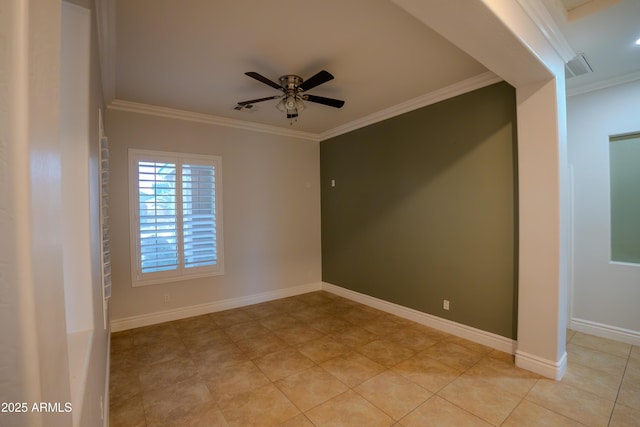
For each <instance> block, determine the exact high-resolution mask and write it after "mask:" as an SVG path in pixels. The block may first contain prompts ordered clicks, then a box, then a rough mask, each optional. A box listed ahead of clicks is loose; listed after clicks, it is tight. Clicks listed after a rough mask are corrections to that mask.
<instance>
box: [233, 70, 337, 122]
mask: <svg viewBox="0 0 640 427" xmlns="http://www.w3.org/2000/svg"><path fill="white" fill-rule="evenodd" d="M245 74H246V75H247V76H249V77H252V78H254V79H256V80H258V81H259V82H262V83H264V84H266V85H269V86H271V87H272V88H274V89H278V90H280V91H282V94H281V95H274V96H268V97H266V98H258V99H251V100H249V101H242V102H238V105H236V106H235V107H234V110H249V109H251V108H253V104H255V103H257V102H263V101H268V100H270V99H280V102H278V104H277V105H276V108H277V109H278V110H280V111H282V112H283V113H286V114H287V118H288V119H290V120H291V123H293V120H294V119H296V120H297V117H298V113H299V112H300V111H302V110H304V108H305V105H304V102H303V101H309V102H315V103H317V104H322V105H328V106H330V107H334V108H341V107H342V106H343V105H344V101H341V100H339V99H333V98H325V97H324V96H316V95H308V94H306V93H304V92H305V91H307V90H309V89H312V88H314V87H316V86H319V85H321V84H323V83H326V82H328V81H329V80H332V79H333V76H332V75H331V73H329V72H328V71H325V70H322V71H320V72H318V73H316V74H315V75H313V76H312V77H310V78H309V79H308V80H303V79H302V77H300V76H296V75H293V74H287V75H284V76H282V77H280V78H279V79H278V81H279V82H280V83H276V82H274V81H271V80H269V79H268V78H266V77H264V76H262V75H260V74H258V73H256V72H255V71H249V72H248V73H245Z"/></svg>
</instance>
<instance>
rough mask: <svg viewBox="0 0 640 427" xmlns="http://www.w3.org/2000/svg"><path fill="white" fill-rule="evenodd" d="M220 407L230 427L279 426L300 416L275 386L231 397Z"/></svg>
mask: <svg viewBox="0 0 640 427" xmlns="http://www.w3.org/2000/svg"><path fill="white" fill-rule="evenodd" d="M219 407H220V410H221V411H222V414H223V415H224V418H225V419H226V421H227V424H228V425H229V426H230V427H234V426H238V427H250V426H264V427H271V426H279V425H281V424H282V423H284V422H286V421H288V420H290V419H292V418H294V417H296V416H298V415H300V411H299V410H298V409H297V408H296V407H295V406H294V405H293V403H291V402H290V401H289V399H287V397H286V396H285V395H284V394H282V392H281V391H280V390H279V389H278V388H277V387H276V386H275V385H273V384H268V385H265V386H263V387H260V388H257V389H254V390H251V391H247V392H245V393H241V394H237V395H235V396H233V397H229V398H227V399H225V400H223V401H222V402H220V404H219Z"/></svg>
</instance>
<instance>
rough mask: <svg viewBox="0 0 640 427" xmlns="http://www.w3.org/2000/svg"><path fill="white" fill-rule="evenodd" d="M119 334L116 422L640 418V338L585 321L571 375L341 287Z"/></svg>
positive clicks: (305, 425) (200, 425)
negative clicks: (554, 374)
mask: <svg viewBox="0 0 640 427" xmlns="http://www.w3.org/2000/svg"><path fill="white" fill-rule="evenodd" d="M312 326H314V327H312ZM111 339H112V342H111V353H110V354H111V360H110V362H111V366H110V369H111V372H110V376H111V378H110V384H109V387H110V405H111V406H110V422H111V425H112V426H115V427H118V426H133V427H156V426H179V427H183V426H191V427H205V426H206V427H211V426H229V425H242V426H251V425H278V426H281V427H312V426H314V425H315V426H316V427H317V426H322V425H330V426H334V425H338V426H339V425H348V426H353V425H357V426H360V425H365V426H369V425H374V426H375V425H394V426H429V425H436V426H448V425H451V426H456V427H457V426H467V425H471V426H473V425H484V426H486V425H489V421H491V423H493V424H495V425H499V424H500V423H501V422H502V421H504V423H503V425H505V426H528V425H534V426H538V425H540V426H544V425H553V426H555V425H559V426H565V425H569V426H572V425H602V426H604V425H607V423H609V419H610V420H611V422H610V425H611V426H627V425H630V426H634V425H639V424H638V419H639V418H640V415H639V414H638V412H640V408H639V407H638V405H639V404H640V347H638V346H630V345H628V344H624V343H618V342H615V341H612V340H604V339H602V338H598V337H593V336H589V335H586V334H582V333H578V332H573V331H567V343H568V344H567V352H568V371H567V374H566V375H565V378H564V379H563V381H561V382H556V381H551V380H547V379H541V378H539V377H538V376H537V375H535V374H532V373H529V372H527V371H524V370H521V369H518V368H516V367H515V364H514V358H513V355H511V354H506V353H503V352H500V351H497V350H492V349H490V348H488V347H486V346H482V345H479V344H476V343H474V342H471V341H468V340H464V339H461V338H458V337H455V336H452V335H450V334H446V333H444V332H441V331H438V330H435V329H432V328H430V327H428V326H425V325H421V324H417V323H414V322H412V321H410V320H407V319H403V318H400V317H397V316H394V315H391V314H388V313H385V312H382V311H380V310H377V309H374V308H371V307H368V306H365V305H363V304H360V303H356V302H353V301H350V300H347V299H344V298H342V297H338V296H336V295H333V294H330V293H327V292H311V293H308V294H304V295H299V296H296V297H291V298H286V299H283V300H277V301H271V302H267V303H262V304H257V305H254V306H249V307H243V308H239V309H234V310H227V311H225V312H219V313H213V314H210V315H205V316H197V317H194V318H188V319H181V320H177V321H173V322H167V323H165V324H159V325H153V326H149V327H144V328H138V329H134V330H130V331H123V332H119V333H114V334H112V338H111ZM363 353H364V354H363ZM375 360H377V361H378V362H381V363H382V364H381V363H377V362H376V361H375ZM258 365H259V366H258ZM272 381H275V383H273V382H272ZM618 385H619V387H618ZM350 388H352V389H350ZM431 393H436V395H431ZM522 396H524V400H522ZM605 397H607V398H609V399H606V398H605ZM616 397H617V402H614V401H613V399H615V398H616ZM445 398H446V399H445ZM425 399H426V400H425ZM614 404H615V406H614ZM509 407H512V409H513V410H512V411H509ZM274 409H275V410H274ZM300 411H307V413H304V414H303V413H301V412H300ZM472 412H473V413H472ZM405 414H406V416H405ZM480 417H484V418H485V419H484V420H483V419H481V418H480ZM394 420H395V421H394ZM312 421H313V422H312ZM580 423H581V424H580Z"/></svg>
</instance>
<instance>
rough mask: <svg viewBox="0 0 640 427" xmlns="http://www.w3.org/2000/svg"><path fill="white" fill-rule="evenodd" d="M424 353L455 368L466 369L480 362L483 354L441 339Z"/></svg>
mask: <svg viewBox="0 0 640 427" xmlns="http://www.w3.org/2000/svg"><path fill="white" fill-rule="evenodd" d="M422 353H424V354H425V355H427V356H429V357H431V358H433V359H436V360H437V361H439V362H442V363H444V364H445V365H447V366H450V367H452V368H454V369H458V370H465V369H469V368H470V367H471V366H473V365H475V364H476V363H478V361H479V360H480V359H482V356H483V354H482V353H479V352H477V351H473V350H470V349H468V348H465V347H463V346H461V345H459V344H456V343H454V342H444V341H440V342H437V343H436V344H434V345H432V346H430V347H429V348H427V349H426V350H424V351H423V352H422Z"/></svg>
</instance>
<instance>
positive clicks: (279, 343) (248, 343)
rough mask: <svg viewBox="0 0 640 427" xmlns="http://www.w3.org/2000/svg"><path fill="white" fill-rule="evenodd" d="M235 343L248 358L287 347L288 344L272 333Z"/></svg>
mask: <svg viewBox="0 0 640 427" xmlns="http://www.w3.org/2000/svg"><path fill="white" fill-rule="evenodd" d="M236 344H237V345H238V347H239V348H240V349H241V350H242V351H243V352H244V354H245V355H246V356H247V357H248V358H249V359H255V358H257V357H261V356H264V355H267V354H269V353H275V352H276V351H280V350H284V349H285V348H287V347H289V344H287V343H286V342H284V341H283V340H282V339H280V338H278V336H277V335H275V334H273V333H268V334H265V335H260V336H258V337H254V338H250V339H246V340H242V341H238V342H237V343H236Z"/></svg>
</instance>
